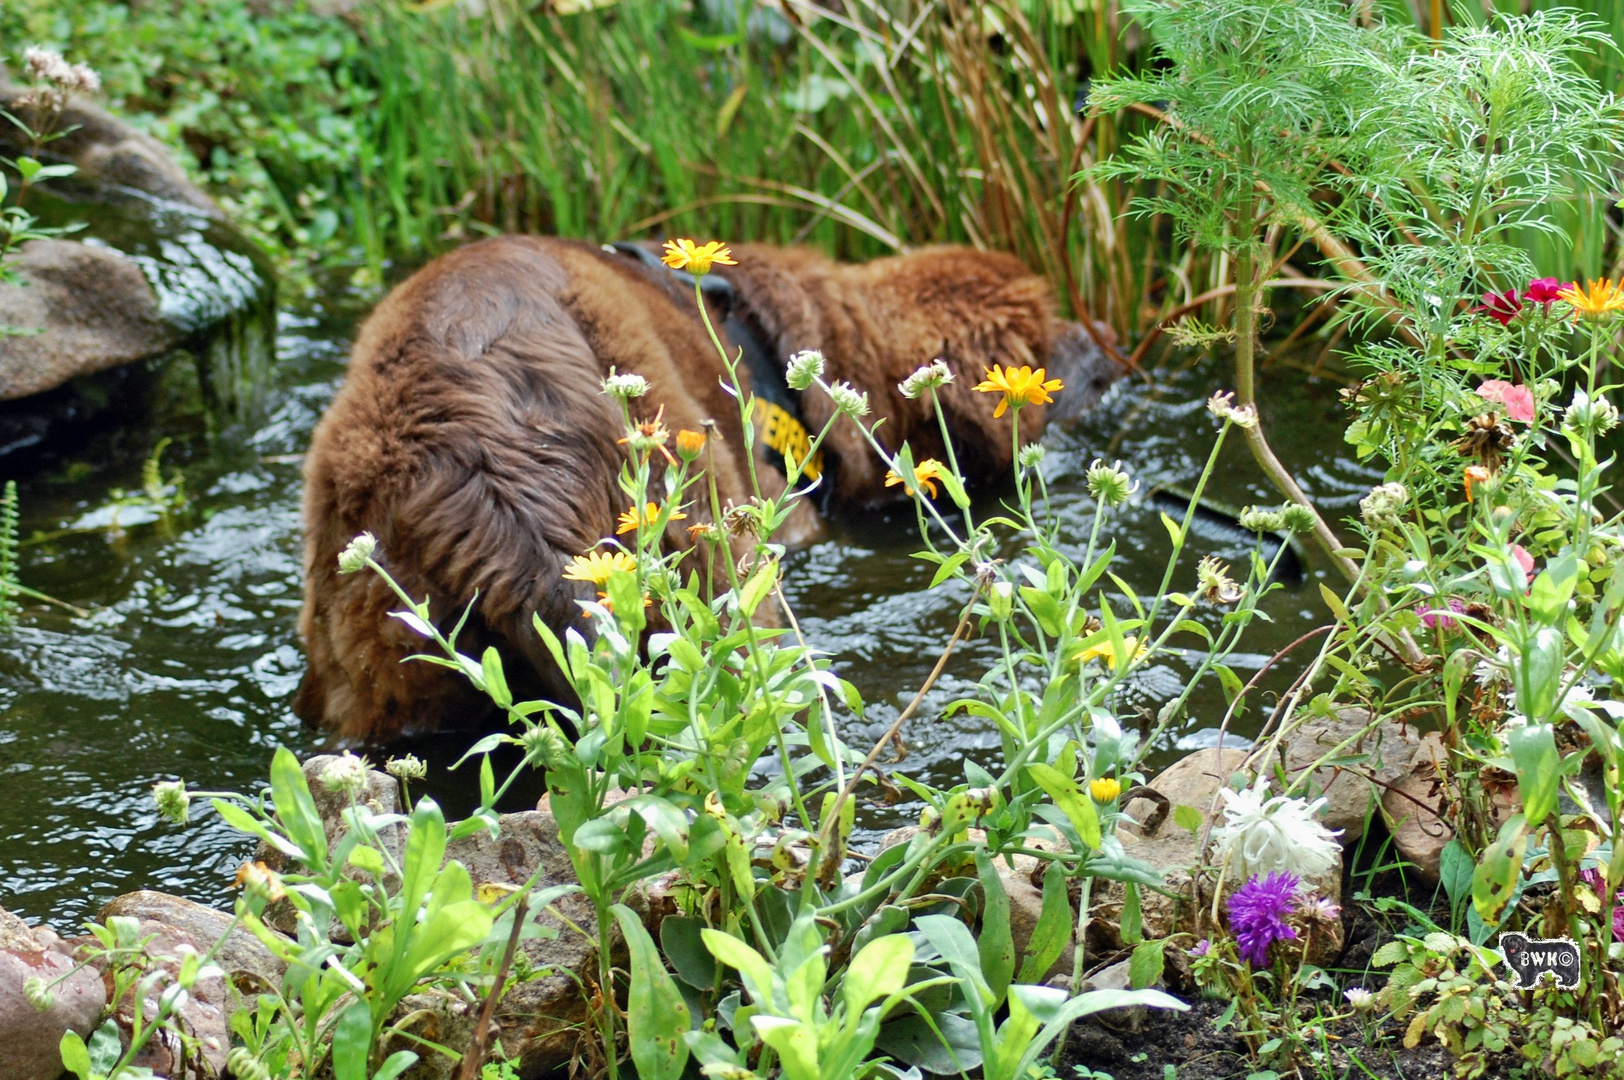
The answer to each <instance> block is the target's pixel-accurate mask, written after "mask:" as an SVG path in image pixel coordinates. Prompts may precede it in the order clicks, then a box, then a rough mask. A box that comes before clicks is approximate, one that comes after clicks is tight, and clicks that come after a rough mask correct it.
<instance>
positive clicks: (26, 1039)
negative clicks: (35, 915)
mask: <svg viewBox="0 0 1624 1080" xmlns="http://www.w3.org/2000/svg"><path fill="white" fill-rule="evenodd" d="M73 967H74V960H73V957H72V956H71V955H70V948H69V946H67V945H65V944H64V943H63V942H62V941H61V940H60V939H59V938H58V937H57V936H56V934H55V933H54V932H52V931H51V930H49V929H47V928H45V927H31V926H29V925H28V924H27V923H25V922H23V921H22V920H21V919H19V918H18V917H17V916H15V915H13V914H11V912H9V911H6V910H4V909H3V908H0V1076H3V1077H5V1078H6V1080H56V1078H57V1077H58V1076H59V1075H60V1074H61V1073H62V1055H61V1051H60V1046H61V1043H62V1036H63V1034H65V1033H66V1032H69V1031H74V1032H77V1033H78V1034H79V1035H81V1036H88V1035H89V1034H90V1030H91V1028H92V1027H93V1026H94V1025H95V1023H96V1020H97V1019H98V1018H99V1017H100V1016H101V1011H102V1007H103V1006H104V1005H106V1003H107V992H106V990H105V989H104V988H103V986H102V980H101V976H100V975H98V974H97V973H96V972H94V971H91V970H89V969H85V970H81V971H78V972H76V973H75V974H73V975H71V976H69V977H68V978H67V979H66V980H65V981H63V982H60V983H57V985H56V986H55V987H54V988H53V989H52V993H53V994H54V995H55V1001H54V1002H53V1003H52V1005H51V1007H50V1008H49V1009H46V1010H44V1011H43V1012H42V1011H40V1010H38V1009H36V1008H34V1006H33V1005H31V1004H30V1003H29V1001H28V998H27V997H26V996H25V994H24V992H23V986H24V984H25V983H27V982H28V980H30V979H34V978H39V979H43V980H45V981H46V982H51V981H52V980H55V979H58V978H61V977H62V975H64V974H65V973H66V972H68V971H70V970H72V968H73Z"/></svg>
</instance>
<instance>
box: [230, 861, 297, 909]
mask: <svg viewBox="0 0 1624 1080" xmlns="http://www.w3.org/2000/svg"><path fill="white" fill-rule="evenodd" d="M237 888H239V889H241V890H243V891H244V892H246V893H247V894H248V895H250V896H255V897H258V898H259V899H261V900H263V901H265V902H266V903H267V904H274V903H276V902H277V901H278V900H280V899H282V898H283V897H284V896H286V895H287V891H286V890H285V889H283V888H282V876H281V875H280V874H278V873H277V872H276V871H275V870H272V869H271V868H270V867H268V866H266V865H265V864H264V863H262V862H245V863H243V864H242V865H241V866H239V867H238V868H237Z"/></svg>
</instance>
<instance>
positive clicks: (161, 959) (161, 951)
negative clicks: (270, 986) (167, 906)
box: [113, 919, 236, 1080]
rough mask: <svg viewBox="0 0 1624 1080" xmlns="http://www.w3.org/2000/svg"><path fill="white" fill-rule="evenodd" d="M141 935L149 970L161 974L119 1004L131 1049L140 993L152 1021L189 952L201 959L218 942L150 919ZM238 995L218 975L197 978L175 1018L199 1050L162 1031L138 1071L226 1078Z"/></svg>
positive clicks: (140, 1057) (118, 1017) (139, 1058)
mask: <svg viewBox="0 0 1624 1080" xmlns="http://www.w3.org/2000/svg"><path fill="white" fill-rule="evenodd" d="M137 936H138V938H139V939H140V940H143V941H145V942H146V944H145V949H146V952H147V954H148V955H149V956H150V957H152V960H153V963H152V966H151V967H149V968H148V971H149V972H152V971H158V972H162V974H161V975H160V976H159V977H158V978H156V979H153V980H151V981H148V980H147V979H145V978H143V979H142V980H141V981H140V982H138V983H137V984H136V986H135V987H134V988H132V989H131V992H130V993H129V994H127V995H126V996H125V997H124V998H122V999H121V1000H119V1001H118V1002H116V1003H115V1004H114V1007H113V1019H114V1020H115V1021H116V1022H117V1023H118V1026H119V1032H120V1034H121V1035H122V1036H123V1037H124V1045H125V1047H126V1048H128V1046H129V1044H130V1032H131V1029H132V1027H133V1024H134V1019H135V1002H136V995H137V994H140V1001H141V1016H142V1019H143V1021H144V1022H146V1021H150V1020H151V1019H152V1017H154V1016H156V1015H157V1012H158V1000H159V997H160V995H161V994H162V993H163V992H164V990H165V989H166V988H167V987H169V986H172V985H173V984H174V983H175V981H176V979H177V978H178V977H179V975H180V969H181V963H182V960H183V958H184V956H185V954H187V953H197V954H199V955H202V954H204V953H207V952H208V950H209V948H210V946H212V945H213V944H214V939H213V938H208V939H198V938H194V937H193V936H192V935H191V934H190V933H188V932H187V931H185V930H181V929H179V928H177V927H174V926H168V925H166V924H164V923H160V922H154V921H152V920H150V919H147V920H143V921H142V922H141V924H140V927H139V929H138V930H137ZM235 996H236V995H235V994H234V993H233V992H232V991H230V990H228V988H227V986H226V981H225V979H224V978H222V977H221V976H219V975H213V976H209V977H206V978H200V979H198V980H197V981H196V982H194V983H193V984H192V988H191V991H190V992H189V993H188V994H187V995H186V999H185V1001H184V1002H183V1003H182V1004H181V1006H180V1008H179V1009H178V1010H177V1011H176V1012H175V1014H174V1015H173V1016H172V1017H171V1018H170V1020H171V1023H173V1024H175V1025H176V1026H177V1027H179V1029H180V1030H181V1031H183V1032H184V1033H185V1034H186V1036H187V1039H188V1040H191V1041H192V1042H193V1044H194V1045H195V1047H196V1049H195V1052H188V1050H187V1047H186V1045H185V1043H184V1042H183V1040H181V1039H180V1038H177V1037H176V1036H175V1033H174V1032H173V1031H162V1032H159V1033H158V1034H157V1035H155V1036H154V1037H153V1038H152V1040H151V1041H150V1042H148V1043H147V1044H146V1046H144V1047H143V1048H142V1049H141V1051H140V1052H139V1053H138V1054H137V1055H136V1057H135V1060H134V1061H133V1062H132V1063H131V1064H133V1065H134V1066H136V1067H137V1068H147V1069H151V1070H152V1071H153V1073H154V1074H155V1075H157V1076H170V1077H182V1076H184V1077H187V1078H188V1080H190V1078H194V1077H195V1078H200V1080H207V1078H212V1077H218V1076H221V1075H223V1074H224V1073H225V1067H226V1054H227V1053H229V1052H230V1050H231V1028H230V1023H229V1021H230V1016H231V1010H232V1008H233V1006H234V1004H235V1002H234V1001H233V998H234V997H235Z"/></svg>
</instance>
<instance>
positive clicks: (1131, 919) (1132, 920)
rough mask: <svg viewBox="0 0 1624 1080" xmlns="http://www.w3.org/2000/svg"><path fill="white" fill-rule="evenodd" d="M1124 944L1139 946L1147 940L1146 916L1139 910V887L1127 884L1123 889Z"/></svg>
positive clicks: (1131, 883) (1130, 883)
mask: <svg viewBox="0 0 1624 1080" xmlns="http://www.w3.org/2000/svg"><path fill="white" fill-rule="evenodd" d="M1119 921H1120V922H1121V924H1122V944H1124V945H1137V944H1138V943H1139V942H1141V941H1143V940H1144V939H1145V930H1144V916H1143V915H1142V914H1141V913H1140V910H1139V886H1137V885H1135V884H1134V883H1133V882H1131V881H1130V882H1127V883H1126V884H1124V885H1123V887H1122V915H1121V917H1120V919H1119Z"/></svg>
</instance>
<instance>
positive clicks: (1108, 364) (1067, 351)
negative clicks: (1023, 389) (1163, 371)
mask: <svg viewBox="0 0 1624 1080" xmlns="http://www.w3.org/2000/svg"><path fill="white" fill-rule="evenodd" d="M1094 331H1095V334H1098V335H1099V337H1100V339H1101V340H1103V341H1105V342H1107V343H1109V344H1112V345H1113V346H1114V345H1115V338H1116V335H1115V334H1113V333H1112V332H1111V328H1110V327H1108V326H1106V325H1105V324H1104V323H1100V322H1096V323H1095V324H1094ZM1048 367H1049V372H1048V373H1049V376H1050V377H1051V378H1058V379H1063V380H1064V381H1065V384H1066V391H1065V393H1063V394H1057V395H1055V399H1054V404H1052V405H1050V406H1049V412H1048V418H1049V423H1051V424H1055V423H1059V424H1066V423H1070V422H1071V421H1073V420H1075V419H1077V418H1078V417H1079V416H1081V415H1083V413H1085V412H1087V411H1088V410H1090V409H1092V408H1093V407H1094V406H1095V405H1098V404H1099V402H1100V399H1101V398H1103V397H1104V396H1105V395H1106V392H1107V391H1109V390H1110V389H1111V387H1113V386H1115V385H1116V382H1117V380H1118V379H1120V378H1122V376H1123V375H1126V374H1127V368H1126V367H1125V366H1124V365H1122V364H1120V363H1118V362H1117V361H1116V360H1113V359H1111V357H1110V356H1109V355H1107V354H1106V352H1105V350H1104V349H1102V348H1100V346H1099V342H1097V341H1096V340H1095V338H1094V334H1090V333H1089V332H1088V327H1086V326H1084V325H1083V324H1082V323H1080V322H1073V321H1071V320H1069V319H1056V320H1055V323H1054V337H1053V339H1052V343H1051V345H1050V346H1049V363H1048Z"/></svg>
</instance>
